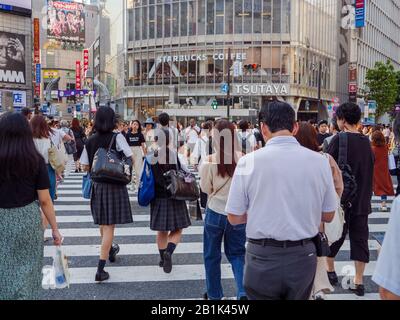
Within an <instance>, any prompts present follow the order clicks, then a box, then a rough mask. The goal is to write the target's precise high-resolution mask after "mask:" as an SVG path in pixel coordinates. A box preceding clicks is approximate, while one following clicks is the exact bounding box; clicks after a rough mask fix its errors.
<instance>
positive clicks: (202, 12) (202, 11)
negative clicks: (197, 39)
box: [197, 0, 206, 35]
mask: <svg viewBox="0 0 400 320" xmlns="http://www.w3.org/2000/svg"><path fill="white" fill-rule="evenodd" d="M197 4H198V20H197V25H198V29H199V30H198V32H199V35H204V34H205V31H206V19H205V18H206V8H205V5H206V2H205V0H203V1H198V2H197Z"/></svg>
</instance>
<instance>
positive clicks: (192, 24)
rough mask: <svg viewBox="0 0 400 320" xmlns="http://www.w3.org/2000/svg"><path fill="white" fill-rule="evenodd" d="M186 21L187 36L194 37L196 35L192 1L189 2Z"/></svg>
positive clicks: (194, 11)
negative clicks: (187, 22)
mask: <svg viewBox="0 0 400 320" xmlns="http://www.w3.org/2000/svg"><path fill="white" fill-rule="evenodd" d="M188 19H189V36H194V35H196V6H195V2H194V1H191V2H189V13H188Z"/></svg>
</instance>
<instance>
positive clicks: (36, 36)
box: [33, 18, 40, 64]
mask: <svg viewBox="0 0 400 320" xmlns="http://www.w3.org/2000/svg"><path fill="white" fill-rule="evenodd" d="M33 53H34V55H33V63H34V64H39V63H40V21H39V19H38V18H35V19H33Z"/></svg>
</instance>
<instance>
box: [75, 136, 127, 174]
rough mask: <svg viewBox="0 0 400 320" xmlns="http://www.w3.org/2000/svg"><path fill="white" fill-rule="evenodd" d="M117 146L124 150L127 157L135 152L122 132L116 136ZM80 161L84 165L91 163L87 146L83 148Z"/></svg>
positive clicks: (118, 148) (119, 149)
mask: <svg viewBox="0 0 400 320" xmlns="http://www.w3.org/2000/svg"><path fill="white" fill-rule="evenodd" d="M116 146H117V151H118V152H121V151H122V152H123V153H124V155H125V156H126V157H132V155H133V152H132V150H131V148H130V147H129V144H128V142H127V141H126V139H125V138H124V136H123V135H122V134H118V135H117V138H116ZM80 162H81V164H82V165H84V166H88V165H90V164H89V155H88V153H87V150H86V147H85V148H84V149H83V152H82V155H81V159H80Z"/></svg>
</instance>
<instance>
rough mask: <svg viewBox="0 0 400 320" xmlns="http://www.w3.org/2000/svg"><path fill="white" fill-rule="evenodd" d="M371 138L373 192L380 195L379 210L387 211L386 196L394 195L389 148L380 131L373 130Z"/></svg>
mask: <svg viewBox="0 0 400 320" xmlns="http://www.w3.org/2000/svg"><path fill="white" fill-rule="evenodd" d="M371 139H372V151H373V153H374V156H375V163H374V180H373V181H374V194H375V195H376V196H378V197H381V208H380V209H381V211H387V210H388V209H387V206H386V201H387V197H388V196H394V189H393V182H392V178H391V177H390V173H389V149H388V147H387V145H386V140H385V136H384V135H383V133H382V131H380V130H376V131H374V132H373V133H372V136H371Z"/></svg>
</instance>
